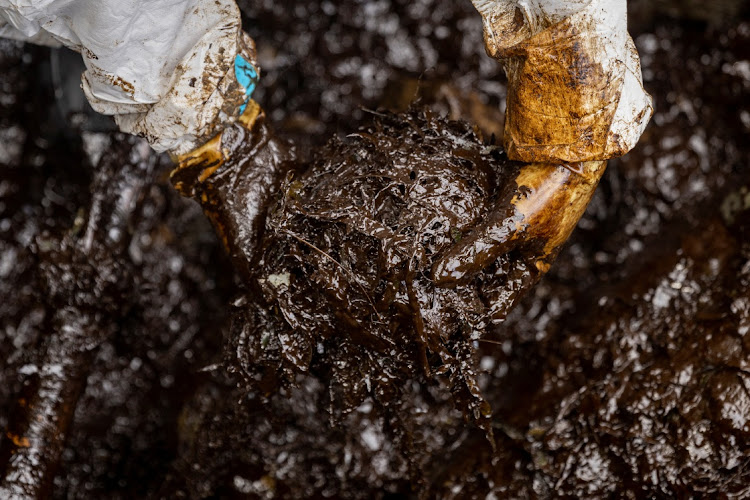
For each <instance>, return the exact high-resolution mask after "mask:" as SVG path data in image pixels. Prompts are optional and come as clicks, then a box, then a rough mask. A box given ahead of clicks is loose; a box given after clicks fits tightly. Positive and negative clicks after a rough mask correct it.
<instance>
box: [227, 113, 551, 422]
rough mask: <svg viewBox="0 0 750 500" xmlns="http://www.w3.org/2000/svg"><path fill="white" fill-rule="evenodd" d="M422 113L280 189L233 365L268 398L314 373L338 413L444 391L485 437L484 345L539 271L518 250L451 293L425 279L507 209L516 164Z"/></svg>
mask: <svg viewBox="0 0 750 500" xmlns="http://www.w3.org/2000/svg"><path fill="white" fill-rule="evenodd" d="M425 113H426V114H425ZM425 113H418V112H412V113H409V114H405V115H399V116H383V117H380V118H378V119H376V120H375V123H374V125H373V126H372V127H371V128H370V129H369V130H366V131H360V132H359V133H357V134H353V135H351V136H349V137H347V138H346V139H345V140H338V139H334V140H333V141H331V142H330V143H329V144H328V145H327V146H326V147H325V148H323V150H322V151H320V152H319V153H318V154H317V156H316V159H315V160H314V161H312V162H311V163H310V164H309V165H308V166H307V167H306V169H305V170H304V171H303V172H302V173H301V174H297V175H290V176H288V177H287V178H286V180H285V181H284V182H283V183H282V185H281V189H280V192H279V196H278V199H277V200H276V202H275V205H273V206H272V207H271V208H270V211H269V213H268V216H267V219H266V224H265V231H264V234H263V237H262V240H261V243H260V247H259V248H258V254H259V258H258V261H257V265H255V266H253V269H254V271H253V272H254V273H255V274H254V280H255V281H256V282H257V285H258V287H257V290H259V292H257V291H256V292H251V293H248V294H247V296H246V298H245V300H243V301H240V303H239V304H238V307H237V315H236V317H235V321H234V327H233V335H232V342H231V343H232V345H231V347H230V349H229V350H228V352H229V353H230V358H231V359H230V364H231V365H234V367H236V369H238V371H240V372H241V373H242V374H243V375H244V376H245V378H246V379H247V380H248V381H249V382H250V383H251V384H252V385H253V386H254V387H255V388H257V389H259V390H260V391H262V392H263V393H266V394H270V393H272V392H274V391H275V390H277V389H278V388H279V387H284V386H288V385H289V384H294V382H295V378H296V377H297V376H298V375H299V374H301V373H308V372H310V373H311V374H313V375H314V376H317V377H318V378H319V379H320V380H321V381H323V382H324V383H326V384H328V385H329V389H330V390H329V394H330V397H331V408H332V409H333V413H334V414H336V413H345V412H347V411H350V410H352V409H354V408H356V407H357V406H358V405H359V404H361V403H362V402H363V401H364V400H365V399H366V398H368V397H370V398H372V400H373V401H374V402H375V403H376V404H380V405H382V406H388V405H389V403H390V402H391V401H397V400H398V398H399V393H400V391H401V388H402V387H403V386H404V384H405V383H407V382H408V381H409V380H414V379H419V380H422V381H424V382H426V383H429V384H438V385H441V386H443V387H448V388H449V389H450V391H451V392H452V394H453V397H454V401H455V403H456V406H457V408H459V409H460V410H462V411H463V412H464V415H465V416H466V417H468V418H469V419H470V420H473V421H475V422H476V423H477V424H479V425H480V426H481V427H483V428H484V429H485V430H486V431H487V432H488V433H489V432H490V426H489V415H490V409H489V407H488V405H487V404H486V402H485V401H484V400H483V398H482V395H481V393H480V390H479V386H478V383H477V373H476V371H475V368H476V362H475V361H476V360H475V357H476V353H477V350H478V342H479V341H480V340H481V338H482V337H483V336H484V335H485V333H486V332H487V330H488V327H489V326H490V324H491V322H492V319H493V318H494V319H498V318H503V317H504V316H505V314H507V311H508V310H509V309H510V308H511V307H512V306H513V305H514V303H515V302H516V301H517V300H518V298H519V296H520V294H521V293H522V292H523V291H524V290H526V289H528V287H529V286H530V285H531V284H532V283H534V282H535V281H536V280H537V279H538V278H539V276H540V272H539V271H538V270H537V268H536V267H534V264H533V262H531V263H529V264H526V263H524V262H523V259H522V258H521V255H518V254H516V253H515V252H510V253H508V254H505V255H502V256H501V257H500V258H498V259H497V260H496V261H495V262H494V263H493V264H491V265H490V266H488V267H486V268H485V269H484V271H482V272H481V273H479V274H478V275H476V277H475V278H473V279H472V280H470V281H468V282H462V283H459V284H456V285H455V286H451V287H441V286H438V285H436V284H435V282H434V281H433V279H432V277H431V269H432V267H433V264H434V262H435V261H436V260H437V259H438V258H439V257H440V255H442V253H444V252H445V251H446V249H448V248H450V247H452V246H454V245H456V243H457V242H459V241H460V240H461V238H462V237H463V236H464V235H465V234H467V233H468V232H469V231H471V229H472V228H473V227H475V226H476V225H477V224H478V223H479V222H480V221H482V220H484V219H486V218H487V217H488V214H489V213H490V212H492V211H493V207H495V206H496V205H497V204H501V205H502V204H505V205H507V204H508V201H507V200H506V198H509V197H510V195H509V194H508V193H506V192H505V190H504V188H503V186H506V185H508V184H511V185H513V186H514V187H515V185H514V183H513V182H509V181H510V180H512V179H513V178H515V176H516V174H517V173H518V170H519V166H518V165H517V164H515V163H513V162H509V161H508V160H507V158H506V157H505V156H504V154H503V152H502V150H501V149H500V148H498V147H494V146H487V145H485V144H483V142H482V141H481V140H480V138H479V137H477V135H476V134H475V133H474V131H473V130H472V129H471V128H470V127H469V126H468V125H467V124H464V123H461V122H449V121H447V120H445V119H444V118H439V117H437V116H434V115H433V114H431V113H429V112H425ZM251 281H252V280H251Z"/></svg>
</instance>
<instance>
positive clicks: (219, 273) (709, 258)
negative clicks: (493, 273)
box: [0, 0, 750, 498]
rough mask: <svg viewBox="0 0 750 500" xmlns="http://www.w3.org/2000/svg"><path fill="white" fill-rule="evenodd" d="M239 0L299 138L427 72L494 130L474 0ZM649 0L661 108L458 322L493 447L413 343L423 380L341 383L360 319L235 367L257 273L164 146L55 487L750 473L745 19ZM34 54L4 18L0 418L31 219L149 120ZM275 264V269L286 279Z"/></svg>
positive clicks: (713, 484) (348, 488)
mask: <svg viewBox="0 0 750 500" xmlns="http://www.w3.org/2000/svg"><path fill="white" fill-rule="evenodd" d="M240 4H241V6H242V8H243V12H244V14H245V25H246V26H247V27H248V30H249V32H250V33H251V34H252V35H253V36H254V37H255V38H256V40H258V46H259V51H260V58H261V59H260V60H261V63H262V65H263V71H264V80H263V83H264V88H263V89H262V91H260V93H259V94H258V96H257V97H258V99H259V100H260V101H261V102H262V103H263V105H264V107H265V108H266V109H267V110H268V111H269V116H270V117H271V119H272V120H273V121H274V123H275V125H276V128H277V129H278V130H279V131H281V132H282V133H283V134H285V135H287V136H288V137H289V138H291V139H293V140H294V141H296V142H297V143H298V144H300V145H301V146H302V147H301V149H302V150H308V151H313V150H314V149H315V148H317V147H319V146H321V145H322V144H324V143H325V142H327V141H328V139H329V138H330V137H331V136H332V135H334V134H339V135H340V136H344V135H347V134H350V133H352V132H354V131H356V130H357V129H358V128H359V127H360V126H366V127H371V126H372V124H373V123H374V121H375V120H376V116H374V114H373V113H370V112H368V111H367V110H376V109H378V108H379V107H383V108H388V109H392V110H395V111H403V110H404V109H405V108H406V107H407V106H408V104H409V102H410V101H411V100H412V99H413V97H414V96H415V95H416V96H418V97H419V98H420V99H421V102H422V103H423V104H426V105H430V106H431V107H432V109H434V110H436V111H437V112H440V113H445V114H448V115H449V116H450V117H451V118H463V119H465V120H467V121H470V122H473V123H475V124H477V125H479V128H480V130H481V131H482V132H483V135H484V139H485V140H489V138H490V137H491V134H492V133H493V132H494V133H498V132H499V131H500V130H502V126H501V119H502V118H501V116H502V115H501V114H500V113H499V112H498V111H497V109H498V108H499V106H500V104H501V101H502V97H503V95H504V86H503V83H502V82H503V79H502V76H501V71H500V70H499V69H498V67H497V65H496V64H495V63H494V62H493V61H492V60H490V59H489V58H487V57H486V56H485V55H484V51H483V48H482V47H481V25H480V22H479V17H478V16H477V15H476V14H475V13H474V12H473V10H472V8H471V6H470V5H469V2H463V3H462V2H449V1H447V0H431V1H429V0H422V1H417V2H407V1H395V0H391V1H387V0H386V1H378V2H328V1H323V2H306V3H305V4H304V5H300V6H297V7H296V8H295V9H286V8H284V7H283V6H281V5H280V3H279V2H270V1H269V2H266V1H262V2H253V5H252V6H250V5H247V4H250V2H240ZM641 14H643V15H642V16H641ZM683 14H685V13H683ZM659 15H660V14H658V13H656V14H653V13H650V12H649V13H648V16H646V14H645V10H643V11H641V10H639V9H638V6H636V8H635V9H633V12H632V13H631V16H632V17H633V22H632V26H633V28H632V30H631V31H632V32H633V35H634V38H635V40H636V44H637V46H638V48H639V51H640V53H641V56H642V62H643V68H644V79H645V83H646V86H647V88H648V89H649V91H651V92H652V94H653V96H654V98H655V102H656V114H655V116H654V119H653V121H652V124H651V125H650V126H649V128H648V129H647V131H646V133H645V135H644V137H643V138H642V140H641V142H640V143H639V145H638V147H637V149H636V150H635V151H633V152H631V153H630V154H629V155H627V157H625V158H623V159H620V160H616V161H612V162H610V165H609V168H608V171H607V173H606V174H605V177H604V179H603V180H602V183H601V185H600V187H599V188H598V191H597V194H596V196H595V197H594V200H593V201H592V204H591V206H590V207H589V209H588V211H587V213H586V215H585V216H584V218H583V220H582V221H581V223H580V224H579V227H578V229H577V230H576V232H575V233H574V234H573V237H572V239H571V241H570V242H569V243H568V245H567V246H566V249H565V250H564V251H563V252H562V253H561V255H560V257H559V258H558V260H557V262H556V263H555V265H554V266H553V267H552V270H551V271H550V273H549V274H548V275H547V276H546V277H545V278H544V279H543V280H542V281H541V283H540V284H539V285H537V287H536V288H534V290H533V291H532V292H531V293H530V294H529V295H528V296H527V297H526V298H525V299H524V300H523V301H522V302H521V303H520V305H519V306H518V307H517V308H516V309H515V310H514V311H513V312H512V313H511V314H510V316H509V317H508V319H507V320H506V321H505V322H504V323H503V324H501V325H500V326H498V327H496V328H493V329H490V330H488V331H487V332H485V334H484V336H483V337H482V338H481V339H480V340H479V341H478V342H477V343H476V344H473V343H472V344H470V345H472V349H473V350H474V351H475V352H472V353H469V354H470V356H469V358H471V365H472V366H475V367H476V373H475V376H476V380H477V383H478V390H479V391H480V392H481V395H482V397H483V398H484V399H486V401H487V402H488V403H489V406H490V407H491V409H492V415H491V418H489V421H490V422H489V425H490V426H491V428H492V431H493V432H492V434H493V436H494V442H495V447H494V451H493V448H492V446H491V445H490V442H489V441H488V439H487V437H486V434H487V433H486V432H485V431H484V430H482V429H481V428H480V427H479V426H477V425H476V423H475V422H472V421H471V419H469V421H468V422H467V421H466V420H465V419H464V415H463V414H462V412H461V411H460V408H461V405H460V404H459V405H458V407H457V405H456V400H457V399H456V398H455V397H454V394H453V393H451V391H450V390H446V385H447V386H449V385H450V381H448V383H447V384H446V383H442V385H441V383H429V382H428V379H427V378H426V376H425V375H422V374H420V373H419V372H420V370H421V367H420V370H415V369H414V370H412V368H411V365H409V363H407V362H405V364H404V366H406V367H407V368H408V369H409V370H411V371H409V376H410V377H411V378H410V380H409V381H408V382H407V383H403V384H401V385H399V386H398V387H397V388H393V387H391V386H389V384H388V383H387V382H386V383H383V384H382V388H383V391H380V392H379V393H378V392H377V391H376V390H373V389H372V387H375V386H377V384H376V383H375V382H373V381H372V380H371V383H372V384H371V387H367V386H366V385H367V384H365V383H364V379H361V380H357V384H358V385H357V387H354V388H352V387H349V388H348V389H347V390H341V387H340V386H341V384H339V385H337V384H335V383H331V381H336V380H338V381H341V382H342V384H345V383H349V382H352V381H353V379H355V375H354V374H351V373H349V374H347V370H351V369H352V366H354V367H357V368H359V367H360V366H361V365H364V364H365V360H363V355H362V353H361V351H360V350H358V346H361V345H363V342H366V341H362V342H360V340H359V339H357V342H352V343H351V345H350V347H351V349H350V350H349V351H347V350H346V349H343V348H342V350H341V351H340V352H335V353H331V357H327V356H325V354H326V352H325V351H324V352H323V353H318V352H317V349H318V346H317V345H315V346H314V347H312V346H311V351H310V356H311V357H310V359H313V358H315V359H318V360H321V363H318V364H317V365H313V366H312V368H311V371H310V372H309V374H305V373H304V371H303V370H299V369H296V368H295V366H294V361H295V359H300V358H297V357H295V355H294V353H293V352H292V353H290V354H289V358H288V360H289V362H288V363H286V364H285V363H280V360H281V358H274V357H272V356H271V355H269V357H268V358H266V359H265V360H264V362H266V364H267V366H271V367H273V373H275V374H277V376H278V380H275V381H274V385H273V387H275V390H273V391H270V390H268V389H267V388H266V387H265V386H262V385H261V386H258V387H255V388H253V389H248V387H254V386H249V385H248V379H253V380H255V381H256V382H257V381H258V380H260V381H262V380H263V377H257V375H258V373H257V372H254V371H253V370H257V369H258V367H257V366H250V365H244V366H243V365H242V363H239V364H237V365H236V364H235V363H234V362H235V361H237V360H240V361H241V360H242V359H246V358H247V353H248V349H251V348H252V346H249V345H248V343H247V342H244V343H243V342H242V339H243V336H242V332H241V331H238V328H237V325H238V324H241V323H237V322H236V320H235V327H234V328H230V318H231V317H232V316H234V317H237V315H238V314H249V313H248V312H247V311H248V310H250V306H249V305H248V299H247V297H243V296H238V295H237V289H236V287H235V285H234V284H233V279H232V273H231V270H230V269H229V266H228V264H227V262H226V259H225V258H224V257H223V255H222V252H221V249H220V247H219V245H218V242H217V241H216V238H215V236H214V234H213V232H212V230H211V228H210V226H209V224H208V223H207V222H206V220H205V219H204V218H203V216H202V214H201V213H200V210H199V209H198V207H197V206H196V205H194V204H193V203H191V202H188V201H186V200H183V199H181V198H180V197H179V196H178V195H177V194H176V193H175V192H174V191H173V189H172V188H171V187H170V186H169V184H168V182H167V181H166V172H167V169H168V165H167V162H166V161H164V160H163V159H159V160H151V161H155V167H154V168H155V169H156V171H157V174H158V175H157V178H156V180H155V181H154V182H153V184H152V185H151V186H150V187H149V189H148V190H147V191H146V194H145V196H144V199H143V201H142V202H141V203H140V205H139V208H138V212H137V214H136V217H135V222H134V223H133V224H132V227H131V228H130V229H129V231H130V233H131V234H130V239H131V241H130V244H129V246H128V249H127V258H128V259H129V262H128V265H131V266H132V268H133V269H134V274H133V279H132V284H131V286H132V288H133V290H132V293H129V294H127V300H128V301H129V302H128V308H127V310H128V312H127V314H126V315H125V316H124V317H123V318H122V319H119V320H118V322H117V331H116V333H115V334H114V335H113V336H111V337H110V338H108V339H107V340H106V341H105V342H104V343H103V344H102V345H101V347H100V348H99V350H98V353H97V356H96V359H95V361H94V363H93V366H92V367H91V370H90V374H89V376H88V378H87V381H86V388H85V392H84V394H83V396H82V397H81V399H80V401H79V402H78V405H77V407H76V412H75V415H74V419H73V423H72V426H71V429H70V433H69V436H68V440H67V445H66V449H65V451H64V453H63V459H62V463H61V464H60V467H59V473H58V474H57V476H56V479H55V485H54V486H55V487H54V491H55V496H56V497H72V498H81V497H87V498H88V497H122V498H132V497H134V496H136V497H144V496H145V497H159V496H165V497H175V496H180V495H182V496H185V497H190V498H201V497H211V496H215V497H249V498H308V497H313V498H319V497H334V498H335V497H339V498H371V497H386V496H388V497H398V498H409V497H416V496H419V495H420V494H422V495H423V496H425V497H428V498H433V497H434V498H473V497H478V498H504V497H542V498H549V497H555V496H570V497H595V498H602V497H611V496H617V497H620V496H625V497H630V498H644V497H688V496H715V495H719V496H721V495H722V494H723V495H724V496H728V497H739V498H742V497H748V496H750V490H748V486H747V485H748V484H750V449H748V448H749V447H750V444H749V443H750V441H749V439H750V392H749V391H750V376H749V375H748V374H749V373H750V367H749V366H748V362H749V361H750V337H748V336H747V335H746V334H747V333H748V330H749V329H750V263H749V262H750V174H749V173H748V172H749V171H748V165H749V164H750V146H748V137H749V134H750V99H748V98H747V96H748V91H749V90H750V66H749V63H748V60H750V22H748V21H734V22H733V23H730V24H728V25H725V26H721V27H718V26H714V27H711V26H707V25H706V24H705V23H704V22H703V20H701V19H690V20H688V19H681V20H679V21H676V20H672V19H669V18H666V17H658V16H659ZM685 15H687V14H685ZM654 16H656V17H654ZM694 17H698V18H700V16H694ZM47 57H48V54H47V51H46V49H37V48H33V47H24V46H20V45H18V44H15V43H13V42H6V41H2V42H0V68H1V69H2V70H1V71H0V163H2V175H1V176H0V296H1V297H3V300H2V302H0V325H1V326H2V328H0V336H1V338H2V341H1V342H0V349H1V350H2V355H0V359H2V360H4V361H3V362H2V363H1V364H0V380H2V383H0V404H1V405H2V406H1V408H2V410H0V425H2V426H3V427H5V426H6V425H7V423H8V419H9V418H10V417H11V416H12V414H13V412H14V411H16V408H17V405H18V398H19V395H20V394H21V393H22V390H23V386H24V385H25V384H28V383H29V381H30V380H32V379H33V377H34V376H35V373H36V371H37V370H38V365H39V364H40V362H41V360H42V357H43V353H42V352H41V346H42V345H43V341H44V339H45V336H47V335H48V334H49V329H50V327H51V326H50V322H51V316H52V307H51V301H50V299H49V297H48V293H47V291H48V290H49V288H50V287H49V286H48V284H45V283H43V279H44V278H43V274H42V272H41V268H42V267H43V266H42V265H41V260H42V256H41V255H40V252H39V248H40V247H39V242H40V241H42V242H45V241H48V242H54V241H57V239H58V238H59V236H60V235H61V234H63V233H64V232H66V231H68V230H69V229H70V228H71V227H74V226H75V221H76V217H77V216H78V215H79V214H80V210H81V209H82V208H83V207H86V206H87V204H88V201H89V197H90V190H89V181H90V180H91V178H92V172H93V167H92V164H96V163H97V162H106V163H107V165H111V164H112V163H117V162H121V163H122V164H123V165H125V164H129V163H132V162H138V161H143V158H144V157H148V156H149V154H148V153H147V152H144V150H143V146H142V143H139V141H136V140H133V139H129V138H126V137H123V136H121V135H117V134H94V133H89V132H86V133H76V132H72V131H71V130H70V129H66V128H65V127H62V126H61V125H60V117H59V116H57V115H56V114H55V109H56V108H55V107H54V106H53V105H52V102H53V101H52V95H51V91H50V86H49V85H47V84H46V83H45V81H46V79H48V75H47V70H46V60H47ZM453 126H455V127H459V129H461V130H466V128H465V126H464V125H460V124H456V125H453ZM462 127H463V128H462ZM396 135H398V134H396ZM362 140H364V139H362V138H359V139H357V138H349V139H343V141H344V142H343V143H336V144H333V145H332V146H329V148H328V149H327V150H326V151H329V152H330V151H335V152H336V154H339V153H340V152H341V151H342V150H346V148H353V147H355V146H357V144H358V143H357V141H362ZM305 146H314V147H315V148H313V147H310V148H307V149H306V148H305ZM450 147H451V146H450V145H449V144H447V143H446V144H445V148H446V149H448V148H450ZM337 148H338V149H337ZM387 150H388V148H385V151H387ZM102 151H104V154H101V152H102ZM443 153H445V151H443ZM99 156H101V158H98V157H99ZM324 156H325V155H324ZM318 162H319V163H318V167H317V168H324V167H325V165H324V164H325V161H324V160H321V159H319V160H318ZM354 163H355V164H356V162H354ZM410 172H411V171H410ZM407 175H408V174H407ZM284 192H286V193H290V192H291V193H294V192H295V188H294V186H287V187H286V188H285V191H284ZM302 195H304V193H302ZM301 198H302V199H303V200H304V199H305V198H304V196H302V197H301ZM303 208H305V209H306V210H308V212H309V208H310V207H309V206H303ZM316 208H317V209H318V210H319V211H323V210H324V209H329V210H330V208H331V207H316ZM284 213H285V212H280V213H278V214H277V215H279V216H282V215H284ZM276 222H277V224H278V225H279V227H284V226H283V223H284V220H277V221H276ZM370 230H372V228H370ZM300 231H302V229H300ZM330 231H334V229H330ZM295 234H297V233H295ZM297 235H298V236H304V238H302V239H303V240H306V241H307V240H309V237H310V236H311V235H308V234H301V233H300V234H297ZM318 236H319V235H318ZM292 240H293V239H292ZM293 241H298V240H293ZM293 241H289V240H287V244H289V245H292V243H293ZM315 243H316V247H319V246H320V245H321V244H322V243H325V238H323V237H322V236H321V239H320V240H319V241H316V242H315ZM351 246H352V245H350V250H351V251H352V252H354V253H355V254H356V252H365V251H366V250H367V246H366V245H363V247H362V248H351ZM304 247H305V245H302V244H300V245H299V246H297V247H296V250H297V251H299V252H303V251H308V258H313V257H310V255H313V254H314V253H315V252H314V251H313V252H309V248H307V250H305V249H304ZM269 252H271V249H269ZM313 256H314V255H313ZM323 260H324V259H322V258H321V262H322V261H323ZM287 267H289V266H287ZM320 267H321V268H324V264H323V263H321V264H320ZM323 270H324V271H325V269H323ZM277 271H280V272H277ZM277 271H274V272H273V273H271V275H269V276H266V277H265V278H266V282H267V283H269V282H270V285H268V286H274V285H273V283H276V285H278V284H279V283H283V280H284V270H283V269H280V270H277ZM361 275H362V276H365V277H366V276H368V274H367V270H362V272H361ZM272 276H273V277H272ZM329 277H330V276H329ZM325 278H326V276H325V273H323V272H321V278H320V281H319V283H325ZM279 280H281V281H279ZM300 293H304V291H301V292H300ZM348 294H349V295H347V296H346V297H344V298H349V297H350V298H351V299H352V300H358V299H361V297H358V295H357V290H356V289H354V288H352V289H351V290H348ZM238 297H239V298H238ZM292 305H293V304H292ZM262 312H263V310H262V309H261V310H260V312H259V314H262ZM334 320H335V321H341V318H334V319H333V320H332V324H336V323H335V321H334ZM248 321H250V320H249V319H248ZM247 324H249V323H247ZM318 328H320V325H317V324H316V330H315V331H316V332H317V331H318ZM282 335H283V332H282ZM246 337H247V338H257V337H252V336H251V335H250V336H247V335H246ZM259 340H261V341H263V337H260V339H259ZM271 340H273V339H270V338H268V337H267V340H266V342H269V343H270V342H271ZM273 341H274V342H276V340H273ZM267 345H268V344H267ZM227 347H228V349H227ZM276 352H277V353H278V352H280V351H276ZM312 353H314V355H313V354H312ZM305 359H307V358H305ZM329 361H330V362H329ZM398 361H399V360H398V359H396V360H394V363H396V362H398ZM326 362H329V363H328V364H326ZM224 363H227V364H228V365H229V366H232V367H234V369H235V371H234V372H230V373H227V371H226V370H224V369H223V368H222V366H223V364H224ZM337 371H338V372H339V374H344V375H339V378H338V379H337V378H336V377H337V375H336V372H337ZM263 373H265V372H263ZM357 373H359V372H357ZM382 373H383V374H386V373H388V372H387V370H382ZM295 382H296V383H295ZM447 388H448V389H450V387H447ZM350 389H351V390H350ZM387 389H391V392H390V393H389V392H387ZM393 389H397V390H393ZM384 391H385V392H384ZM351 395H354V396H356V397H354V398H352V399H348V400H342V399H341V398H342V397H343V396H351ZM3 466H4V464H3Z"/></svg>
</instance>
